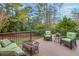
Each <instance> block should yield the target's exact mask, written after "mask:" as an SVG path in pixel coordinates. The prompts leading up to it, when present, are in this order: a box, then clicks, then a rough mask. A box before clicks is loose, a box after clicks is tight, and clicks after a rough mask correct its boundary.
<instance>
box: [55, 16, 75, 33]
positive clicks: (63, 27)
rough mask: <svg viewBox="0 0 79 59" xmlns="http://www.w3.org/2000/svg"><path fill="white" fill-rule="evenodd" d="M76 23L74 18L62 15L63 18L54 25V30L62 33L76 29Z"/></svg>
mask: <svg viewBox="0 0 79 59" xmlns="http://www.w3.org/2000/svg"><path fill="white" fill-rule="evenodd" d="M76 27H77V24H76V22H75V21H74V20H72V19H70V18H67V17H64V18H63V20H60V21H59V23H58V24H57V25H56V30H57V31H58V32H60V33H62V34H65V33H66V32H70V31H76Z"/></svg>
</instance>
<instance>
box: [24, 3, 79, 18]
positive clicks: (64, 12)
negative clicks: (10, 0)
mask: <svg viewBox="0 0 79 59" xmlns="http://www.w3.org/2000/svg"><path fill="white" fill-rule="evenodd" d="M25 5H27V6H31V7H32V11H33V12H34V11H36V10H37V9H36V6H35V4H33V3H26V4H25ZM74 8H76V9H79V3H63V5H62V8H61V10H60V13H61V17H64V16H67V17H69V18H71V17H72V15H71V11H72V9H74ZM58 17H60V15H58Z"/></svg>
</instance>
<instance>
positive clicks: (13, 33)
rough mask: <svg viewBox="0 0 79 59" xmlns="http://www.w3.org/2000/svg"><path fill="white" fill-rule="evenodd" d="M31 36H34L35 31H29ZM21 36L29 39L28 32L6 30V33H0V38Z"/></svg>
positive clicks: (19, 37) (12, 38)
mask: <svg viewBox="0 0 79 59" xmlns="http://www.w3.org/2000/svg"><path fill="white" fill-rule="evenodd" d="M31 34H32V36H36V35H37V33H36V32H32V33H31ZM22 38H29V39H30V32H7V33H0V39H1V40H2V39H10V40H15V39H22Z"/></svg>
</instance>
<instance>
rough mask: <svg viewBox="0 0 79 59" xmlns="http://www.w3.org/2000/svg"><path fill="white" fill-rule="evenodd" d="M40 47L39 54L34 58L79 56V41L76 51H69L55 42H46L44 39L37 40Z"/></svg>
mask: <svg viewBox="0 0 79 59" xmlns="http://www.w3.org/2000/svg"><path fill="white" fill-rule="evenodd" d="M37 41H38V42H39V43H40V45H39V53H38V54H36V55H34V56H79V41H77V48H76V49H72V50H71V49H69V48H68V47H66V46H63V45H60V44H59V43H56V42H54V41H44V40H43V38H40V39H38V40H37Z"/></svg>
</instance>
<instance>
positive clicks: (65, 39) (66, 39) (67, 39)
mask: <svg viewBox="0 0 79 59" xmlns="http://www.w3.org/2000/svg"><path fill="white" fill-rule="evenodd" d="M62 40H63V41H67V42H70V41H71V40H72V39H69V38H62Z"/></svg>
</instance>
